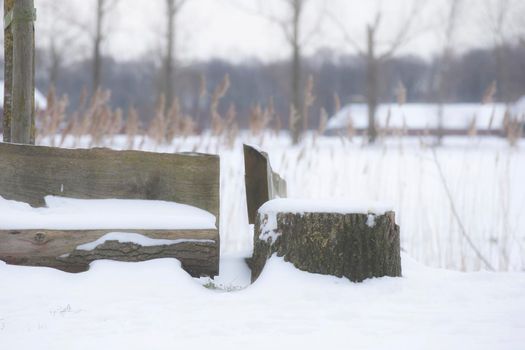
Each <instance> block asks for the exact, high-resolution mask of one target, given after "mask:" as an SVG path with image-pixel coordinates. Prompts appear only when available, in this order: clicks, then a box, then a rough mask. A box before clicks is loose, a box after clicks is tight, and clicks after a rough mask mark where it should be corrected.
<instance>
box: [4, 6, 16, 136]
mask: <svg viewBox="0 0 525 350" xmlns="http://www.w3.org/2000/svg"><path fill="white" fill-rule="evenodd" d="M14 2H15V1H14V0H4V16H5V19H4V120H3V129H4V130H3V133H4V142H11V115H12V98H13V96H12V88H13V85H12V84H13V32H12V31H11V23H8V22H7V21H11V19H10V18H9V17H10V16H12V14H13V13H12V12H11V11H12V10H13V4H14Z"/></svg>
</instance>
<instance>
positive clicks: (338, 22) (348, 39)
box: [327, 12, 366, 57]
mask: <svg viewBox="0 0 525 350" xmlns="http://www.w3.org/2000/svg"><path fill="white" fill-rule="evenodd" d="M327 16H328V17H329V18H330V19H331V20H332V21H333V23H334V24H335V25H336V26H337V27H338V28H339V31H340V32H341V34H342V35H343V39H344V40H345V42H346V43H347V44H348V45H350V46H351V47H352V48H353V49H354V50H355V51H356V52H357V54H358V55H359V56H362V57H364V56H366V50H365V49H363V48H362V47H361V46H360V45H359V43H358V42H357V41H356V40H355V39H354V38H353V37H352V36H351V35H350V34H349V33H348V31H347V30H346V28H345V26H344V24H343V23H342V22H341V20H340V19H339V18H338V17H337V16H335V15H334V14H333V13H332V12H328V13H327Z"/></svg>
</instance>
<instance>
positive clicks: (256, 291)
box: [0, 133, 525, 350]
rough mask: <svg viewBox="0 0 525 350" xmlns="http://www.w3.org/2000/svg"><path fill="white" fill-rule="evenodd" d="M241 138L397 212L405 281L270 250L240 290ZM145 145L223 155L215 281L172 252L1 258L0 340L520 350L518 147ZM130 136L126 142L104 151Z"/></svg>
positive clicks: (298, 172)
mask: <svg viewBox="0 0 525 350" xmlns="http://www.w3.org/2000/svg"><path fill="white" fill-rule="evenodd" d="M243 142H245V143H250V144H256V145H258V146H259V147H261V148H262V149H263V150H265V151H267V152H268V153H269V155H270V157H271V161H272V165H273V167H274V169H275V170H276V171H277V172H279V173H280V174H281V175H283V177H284V178H285V179H286V180H287V182H288V189H289V194H290V196H291V197H294V198H306V199H330V198H337V199H339V200H351V201H352V202H356V201H357V202H371V201H372V202H373V201H379V202H383V203H385V202H386V203H387V204H388V205H389V206H391V207H393V208H394V210H395V211H396V213H397V221H398V223H399V224H400V226H401V237H402V247H403V250H404V255H403V274H404V277H403V278H400V279H392V278H383V279H375V280H369V281H366V282H365V283H363V284H359V285H356V284H352V283H350V282H348V281H346V280H339V279H336V278H332V277H326V276H317V275H311V274H307V273H304V272H300V271H297V270H295V269H294V268H293V267H292V266H290V265H289V264H287V263H284V262H283V261H281V260H280V259H277V258H274V259H273V260H272V261H271V262H270V263H269V265H268V266H267V269H266V270H265V271H264V273H263V275H262V278H261V279H260V280H258V281H257V283H256V284H254V285H252V286H250V287H248V288H245V287H246V286H247V285H248V284H249V275H248V271H247V269H246V267H245V266H243V265H242V257H244V256H246V255H248V254H249V252H250V249H251V247H252V239H253V238H252V234H251V232H250V230H249V227H248V223H247V217H246V216H247V215H246V204H245V198H244V196H245V192H244V169H243V159H242V143H243ZM41 143H42V144H45V143H47V142H46V141H43V142H41ZM88 144H89V140H86V139H83V140H76V141H75V140H73V139H69V140H66V144H65V146H68V147H73V146H75V147H82V146H86V145H88ZM139 144H141V145H142V146H141V149H143V150H150V151H159V152H183V151H198V152H208V153H219V154H220V155H221V177H222V178H221V218H220V230H221V232H220V233H221V250H222V257H223V260H222V261H221V276H219V277H218V278H217V279H216V280H215V281H210V280H208V279H202V280H194V279H192V278H190V277H189V276H188V275H187V274H185V273H184V272H183V271H182V270H181V269H180V268H179V266H178V264H177V262H176V261H174V260H160V261H151V262H145V263H140V264H125V263H116V262H106V261H103V262H96V263H94V264H93V265H92V268H91V270H90V271H89V272H87V273H83V274H79V275H69V274H66V273H62V272H59V271H54V270H50V269H44V268H27V267H13V266H7V265H5V264H3V263H0V349H33V348H36V347H38V348H44V349H72V348H74V349H83V348H86V349H87V348H111V349H144V348H151V349H171V348H209V347H211V348H217V349H223V348H224V349H237V348H254V349H259V348H260V349H263V348H265V349H266V348H269V347H271V348H285V347H286V348H292V347H293V348H299V347H300V348H319V347H320V346H327V347H332V348H335V349H340V348H345V349H346V348H352V347H355V348H359V349H387V348H388V349H443V348H446V349H476V350H477V349H523V348H524V345H523V344H525V318H524V317H523V315H524V314H525V293H524V291H525V274H524V273H523V271H525V180H524V179H525V148H524V146H525V142H523V141H521V142H520V143H519V144H518V145H517V147H510V146H509V145H508V143H507V142H506V141H505V140H504V139H496V138H477V137H473V138H446V139H445V140H444V143H443V145H442V146H441V147H438V148H432V147H429V146H428V145H430V144H432V141H431V140H426V139H420V138H408V137H405V138H390V139H386V140H382V141H381V142H380V143H379V144H377V145H375V146H364V142H363V141H362V140H361V139H359V138H354V139H351V140H350V139H347V138H328V137H314V136H313V135H312V136H311V137H308V138H307V139H306V140H305V141H304V142H303V143H302V144H300V145H298V146H291V145H290V143H289V139H288V137H286V136H285V135H278V136H276V135H274V134H272V133H265V134H263V135H259V136H252V135H250V134H248V133H243V134H241V135H239V136H238V137H237V139H236V140H235V144H234V146H233V148H232V147H229V146H227V142H226V141H225V140H222V139H221V138H217V137H212V136H209V135H204V136H199V137H188V138H180V139H175V140H174V142H173V143H171V144H169V145H156V144H154V143H152V142H151V141H150V140H145V142H143V140H141V139H137V140H136V145H139ZM124 145H127V141H126V139H125V137H120V136H119V137H115V138H113V139H111V140H106V141H105V142H104V144H103V145H102V146H108V147H113V148H116V149H121V148H123V147H125V146H124ZM440 168H441V170H442V173H443V177H441V175H440V172H439V169H440ZM446 188H449V192H450V196H448V195H447V191H446ZM310 203H311V202H310ZM454 211H455V212H456V213H457V214H458V215H457V217H456V216H455V215H454ZM458 218H459V220H458ZM461 227H464V231H463V230H462V229H461ZM467 238H468V239H470V241H471V242H472V245H470V244H469V243H468V239H467ZM474 248H475V249H477V250H479V252H480V253H481V255H483V257H485V258H486V259H487V260H488V261H489V262H490V264H491V265H492V266H493V267H494V269H495V270H497V271H500V272H498V273H493V272H486V271H481V272H475V271H479V270H485V269H487V266H486V265H484V264H483V263H482V261H481V260H480V258H479V256H478V255H477V254H476V252H475V249H474ZM435 268H446V269H450V270H459V271H450V270H438V269H435ZM460 271H469V272H468V273H465V272H460ZM501 271H505V272H501ZM203 284H205V285H206V286H207V287H208V289H206V288H204V287H203V286H202V285H203ZM209 287H213V288H217V289H213V288H212V289H210V288H209ZM239 289H242V290H239Z"/></svg>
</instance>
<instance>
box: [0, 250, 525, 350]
mask: <svg viewBox="0 0 525 350" xmlns="http://www.w3.org/2000/svg"><path fill="white" fill-rule="evenodd" d="M402 260H403V273H404V277H403V278H381V279H374V280H368V281H365V282H364V283H363V284H353V283H351V282H349V281H348V280H345V279H338V278H335V277H328V276H320V275H313V274H308V273H304V272H300V271H298V270H296V269H295V268H293V266H292V265H290V264H288V263H285V262H284V261H282V260H281V259H279V258H274V259H272V260H271V261H270V262H269V263H268V265H267V267H266V269H265V271H264V272H263V274H262V276H261V278H260V279H259V280H258V281H257V282H256V283H255V284H254V285H252V286H251V287H249V288H247V289H244V290H240V291H235V292H230V293H226V292H224V291H220V290H211V289H206V288H204V287H202V286H201V285H200V284H199V283H197V281H196V280H194V279H192V278H191V277H189V276H188V275H187V274H186V273H185V272H184V271H183V270H182V269H181V268H180V267H179V264H178V262H176V261H175V260H157V261H150V262H145V263H137V264H130V263H117V262H108V261H99V262H95V263H93V264H92V266H91V270H90V271H89V272H86V273H82V274H78V275H71V274H66V273H63V272H59V271H55V270H51V269H45V268H28V267H15V266H7V265H4V264H3V263H0V281H1V288H0V349H54V350H55V349H210V348H211V349H218V350H219V349H228V350H230V349H319V348H327V349H403V350H410V349H418V350H419V349H439V350H441V349H475V350H481V349H490V350H493V349H516V350H521V349H523V345H524V344H525V317H523V315H524V314H525V293H523V291H524V290H525V274H523V273H489V272H478V273H461V272H452V271H445V270H435V269H431V268H427V267H424V266H422V265H420V264H419V263H416V262H415V261H413V260H412V259H410V258H409V257H407V256H403V259H402ZM241 275H242V273H241ZM237 277H238V278H239V279H238V280H239V281H240V279H242V276H240V275H239V276H237Z"/></svg>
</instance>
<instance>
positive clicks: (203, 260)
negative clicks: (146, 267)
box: [0, 230, 220, 277]
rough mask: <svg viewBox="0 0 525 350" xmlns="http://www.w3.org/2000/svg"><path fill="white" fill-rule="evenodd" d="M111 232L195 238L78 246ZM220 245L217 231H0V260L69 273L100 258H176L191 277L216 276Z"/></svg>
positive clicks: (151, 236)
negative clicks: (91, 247) (170, 242)
mask: <svg viewBox="0 0 525 350" xmlns="http://www.w3.org/2000/svg"><path fill="white" fill-rule="evenodd" d="M110 232H127V233H138V234H142V235H144V236H146V237H149V238H153V239H169V240H192V241H191V242H183V243H178V244H173V245H162V246H153V247H142V246H139V245H136V244H132V243H118V242H116V241H108V242H106V243H104V244H103V245H100V246H99V247H97V248H96V249H94V250H92V251H83V250H76V249H75V248H76V247H78V246H79V245H82V244H85V243H90V242H94V241H96V240H97V239H99V238H100V237H102V236H104V235H105V234H107V233H110ZM219 246H220V244H219V233H218V231H217V230H184V231H182V230H178V231H168V230H89V231H60V230H3V231H0V260H3V261H5V262H7V263H9V264H15V265H26V266H47V267H53V268H57V269H60V270H63V271H67V272H81V271H86V270H87V269H88V268H89V264H90V263H91V262H93V261H95V260H100V259H108V260H117V261H133V262H136V261H145V260H150V259H159V258H176V259H178V260H180V261H181V263H182V266H183V268H184V269H185V270H186V271H188V272H189V273H190V274H191V275H192V276H195V277H199V276H215V275H217V274H218V272H219Z"/></svg>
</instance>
